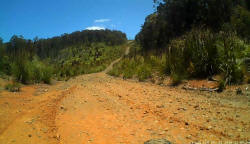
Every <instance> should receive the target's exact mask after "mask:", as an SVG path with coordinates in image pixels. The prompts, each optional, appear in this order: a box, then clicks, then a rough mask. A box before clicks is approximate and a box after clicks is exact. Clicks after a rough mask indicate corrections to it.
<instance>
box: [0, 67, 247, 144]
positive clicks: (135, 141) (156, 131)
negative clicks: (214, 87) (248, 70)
mask: <svg viewBox="0 0 250 144" xmlns="http://www.w3.org/2000/svg"><path fill="white" fill-rule="evenodd" d="M191 83H194V81H192V82H191ZM202 83H204V82H202ZM193 85H195V84H193ZM247 86H248V85H246V86H242V87H243V88H245V87H247ZM246 92H248V91H246ZM249 115H250V98H249V94H243V95H236V92H235V90H234V89H233V90H230V89H229V90H227V91H225V92H223V93H220V94H218V93H210V92H199V91H185V90H183V89H181V88H179V87H175V88H174V87H168V86H159V85H154V84H151V83H139V82H136V81H133V80H123V79H120V78H114V77H111V76H108V75H106V74H105V73H104V72H102V73H96V74H89V75H82V76H79V77H76V78H73V79H70V80H69V81H67V82H56V84H53V85H50V86H49V85H42V84H39V85H32V86H24V87H23V88H22V91H21V92H19V93H10V92H7V91H2V92H0V144H87V143H91V144H122V143H124V144H142V143H143V142H145V141H147V140H149V139H154V138H165V139H168V140H169V141H172V142H173V143H177V144H187V143H191V142H201V141H205V140H207V141H208V140H210V141H217V142H219V141H224V142H228V141H245V142H246V141H247V140H249V139H250V117H249Z"/></svg>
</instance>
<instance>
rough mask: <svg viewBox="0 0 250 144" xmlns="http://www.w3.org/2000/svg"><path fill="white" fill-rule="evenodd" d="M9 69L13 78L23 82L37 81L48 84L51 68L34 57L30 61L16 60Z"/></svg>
mask: <svg viewBox="0 0 250 144" xmlns="http://www.w3.org/2000/svg"><path fill="white" fill-rule="evenodd" d="M11 69H12V74H13V76H14V77H15V79H16V80H17V81H18V82H21V83H23V84H28V83H39V82H44V83H48V84H49V83H50V79H51V77H52V68H51V67H50V66H48V65H46V64H44V63H43V62H41V61H39V60H38V58H36V57H34V58H33V60H32V61H31V62H30V61H28V60H25V59H24V60H19V61H16V62H14V63H13V64H12V66H11Z"/></svg>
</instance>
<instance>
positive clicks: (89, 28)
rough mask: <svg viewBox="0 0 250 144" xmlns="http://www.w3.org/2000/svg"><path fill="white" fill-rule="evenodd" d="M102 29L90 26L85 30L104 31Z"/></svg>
mask: <svg viewBox="0 0 250 144" xmlns="http://www.w3.org/2000/svg"><path fill="white" fill-rule="evenodd" d="M104 29H105V28H104V27H99V26H91V27H87V28H86V30H104Z"/></svg>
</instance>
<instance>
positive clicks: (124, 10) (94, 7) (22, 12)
mask: <svg viewBox="0 0 250 144" xmlns="http://www.w3.org/2000/svg"><path fill="white" fill-rule="evenodd" d="M152 12H153V0H39V1H38V0H1V5H0V37H1V38H3V39H4V41H5V42H6V41H9V40H10V38H11V37H12V36H13V35H14V34H16V35H23V36H24V38H28V39H33V38H34V37H35V36H38V37H39V38H48V37H53V36H58V35H61V34H63V33H71V32H74V31H78V30H84V29H86V28H88V29H98V28H109V29H117V30H121V31H123V32H125V33H126V34H127V37H128V38H130V39H133V38H134V36H135V35H136V34H137V33H138V32H139V30H140V28H141V25H142V24H143V23H144V20H145V17H146V16H147V15H148V14H150V13H152Z"/></svg>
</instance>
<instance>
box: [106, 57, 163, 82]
mask: <svg viewBox="0 0 250 144" xmlns="http://www.w3.org/2000/svg"><path fill="white" fill-rule="evenodd" d="M165 60H166V58H165V56H163V57H155V56H148V57H143V56H139V55H137V56H135V57H126V58H124V59H122V60H121V62H119V63H118V64H116V65H115V66H114V68H113V69H112V70H111V71H109V72H108V74H110V75H113V76H122V77H123V78H124V79H127V78H133V77H136V78H138V80H139V81H145V80H146V79H148V78H151V77H153V74H154V73H157V74H158V75H159V76H162V74H163V72H164V71H165V65H166V64H165Z"/></svg>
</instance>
